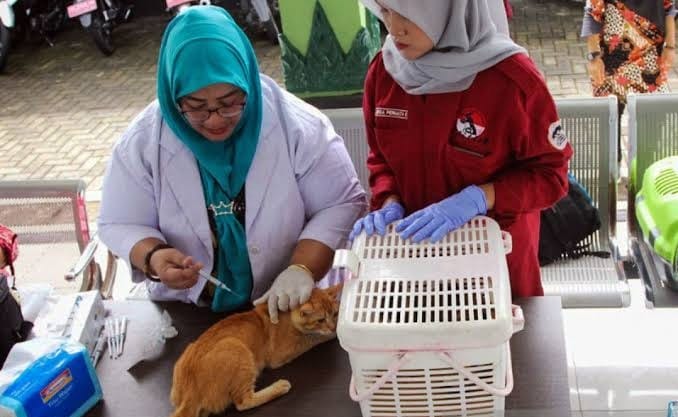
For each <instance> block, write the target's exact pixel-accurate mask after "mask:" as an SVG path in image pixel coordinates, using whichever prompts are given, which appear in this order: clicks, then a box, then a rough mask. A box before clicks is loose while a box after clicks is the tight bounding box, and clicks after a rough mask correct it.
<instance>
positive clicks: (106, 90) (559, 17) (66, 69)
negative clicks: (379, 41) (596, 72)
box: [0, 0, 678, 217]
mask: <svg viewBox="0 0 678 417" xmlns="http://www.w3.org/2000/svg"><path fill="white" fill-rule="evenodd" d="M513 3H514V7H515V12H516V16H515V18H514V20H513V21H512V23H511V25H512V32H513V37H514V39H515V40H516V41H517V42H518V43H520V44H521V45H523V46H525V47H526V48H527V49H528V50H529V52H530V54H531V56H532V57H533V59H534V60H535V61H536V63H537V65H538V66H539V68H540V69H541V70H542V71H543V72H544V74H545V76H546V79H547V82H548V85H549V88H550V89H551V92H552V94H553V95H554V96H556V97H565V96H588V95H590V88H589V85H588V76H587V75H586V70H585V60H584V58H583V56H584V43H583V42H582V40H581V39H580V38H579V36H578V31H579V29H580V22H581V13H582V5H581V3H579V2H575V1H572V0H514V1H513ZM167 21H168V17H167V16H159V17H152V18H143V19H138V20H136V21H133V22H132V23H130V24H127V25H125V26H121V27H119V28H118V29H116V32H115V33H114V37H115V43H116V44H117V45H118V50H117V51H116V52H115V54H114V55H113V56H111V57H109V58H106V57H104V56H103V55H101V53H99V51H98V50H97V49H96V48H95V46H94V44H93V42H92V40H91V39H90V37H89V36H88V35H87V34H86V33H85V32H84V31H83V29H82V28H81V27H79V26H76V25H73V26H72V27H71V28H69V29H67V30H65V31H64V32H62V33H60V34H59V35H58V36H57V38H56V42H55V46H54V47H48V46H47V45H45V44H37V45H36V44H32V45H31V44H22V45H20V46H19V47H18V48H16V49H15V50H14V51H13V52H12V54H11V55H10V57H9V64H8V66H7V68H6V73H5V74H4V75H0V92H2V98H1V99H0V155H2V163H1V164H0V180H9V179H27V178H35V179H42V178H45V179H46V178H83V179H84V180H85V181H86V182H87V184H88V190H89V191H90V196H91V197H93V198H91V199H94V200H96V199H97V195H98V192H99V191H100V189H101V181H102V175H103V172H104V169H105V165H106V161H107V158H108V155H109V153H110V148H111V146H112V145H113V143H114V142H115V140H116V139H117V138H118V137H119V136H120V134H121V133H122V132H123V130H124V129H125V127H126V126H127V124H128V122H129V121H130V120H131V119H132V118H133V117H134V115H136V114H137V113H138V112H139V111H140V110H141V109H142V108H143V107H144V106H145V105H146V104H147V103H148V102H150V101H151V100H152V99H153V97H154V95H155V71H156V56H157V50H158V46H159V42H160V38H161V35H162V31H163V29H164V27H165V25H166V23H167ZM255 48H256V51H257V54H258V56H259V59H260V63H261V69H262V71H263V72H264V73H266V74H268V75H271V76H272V77H273V78H275V79H276V80H278V81H279V82H282V73H281V68H280V67H281V65H280V50H279V48H278V47H273V46H270V45H269V44H268V43H267V42H265V41H263V40H262V41H255ZM671 84H672V86H673V89H674V90H678V72H676V70H675V69H674V70H673V74H672V76H671ZM94 207H96V205H95V206H94ZM93 214H94V216H91V217H95V216H96V209H94V213H93Z"/></svg>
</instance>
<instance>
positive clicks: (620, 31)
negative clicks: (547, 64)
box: [581, 0, 676, 161]
mask: <svg viewBox="0 0 678 417" xmlns="http://www.w3.org/2000/svg"><path fill="white" fill-rule="evenodd" d="M675 15H676V8H675V5H674V1H673V0H587V1H586V6H585V8H584V19H583V23H582V31H581V36H582V37H585V38H586V44H587V48H588V53H587V56H586V59H587V61H588V71H589V75H590V77H591V88H592V90H593V95H594V96H596V97H600V96H607V95H610V94H614V95H615V96H617V99H618V100H619V116H620V117H619V123H620V124H619V130H618V132H619V136H618V138H617V158H618V160H619V161H621V157H622V153H621V139H620V138H621V115H622V113H623V112H624V108H625V107H626V96H627V95H628V94H629V93H654V92H666V91H668V84H667V81H668V72H669V70H670V69H671V67H672V66H673V64H674V60H675V55H676V25H675Z"/></svg>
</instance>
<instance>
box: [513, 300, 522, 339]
mask: <svg viewBox="0 0 678 417" xmlns="http://www.w3.org/2000/svg"><path fill="white" fill-rule="evenodd" d="M511 315H512V316H513V333H517V332H519V331H521V330H523V328H524V327H525V316H523V309H522V308H520V306H517V305H515V304H513V305H512V306H511Z"/></svg>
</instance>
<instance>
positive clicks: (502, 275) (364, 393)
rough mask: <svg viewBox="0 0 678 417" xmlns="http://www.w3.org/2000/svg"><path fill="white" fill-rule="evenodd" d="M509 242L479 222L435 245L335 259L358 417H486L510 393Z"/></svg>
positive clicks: (383, 244) (357, 248) (341, 329)
mask: <svg viewBox="0 0 678 417" xmlns="http://www.w3.org/2000/svg"><path fill="white" fill-rule="evenodd" d="M510 250H511V237H510V235H509V234H508V233H502V232H501V230H500V229H499V225H498V224H497V223H496V222H495V221H494V220H492V219H490V218H488V217H476V218H474V219H473V220H471V221H470V222H469V223H467V224H466V225H464V226H463V227H462V228H460V229H458V230H456V231H454V232H452V233H450V234H449V235H447V236H446V237H445V238H444V239H443V240H442V241H441V242H438V243H428V242H425V243H420V244H413V243H411V242H410V241H404V240H402V239H400V237H399V236H398V234H397V233H395V232H394V229H393V225H392V226H391V227H389V229H388V232H387V234H386V235H385V236H383V237H382V236H378V235H373V236H371V237H369V238H366V237H365V234H364V233H363V234H361V235H360V236H359V237H358V238H357V239H356V240H355V241H354V243H353V247H352V250H350V251H347V250H343V251H337V255H336V256H335V267H341V266H343V267H346V268H348V269H349V270H351V273H352V274H353V276H354V277H355V278H354V279H351V280H348V281H346V282H345V284H344V289H343V291H342V297H341V310H340V316H339V323H338V328H337V334H338V338H339V341H340V343H341V346H342V347H343V348H344V349H345V350H346V351H347V352H348V353H349V357H350V362H351V368H352V374H353V375H352V378H351V386H350V394H351V397H352V398H353V399H354V400H355V401H359V402H360V409H361V411H362V415H363V417H394V416H403V417H405V416H407V417H415V416H416V417H424V416H466V415H478V414H493V413H495V412H496V411H499V410H503V409H504V397H505V396H506V395H508V394H509V393H510V392H511V390H512V388H513V374H512V370H511V358H510V350H509V343H508V341H509V339H510V337H511V335H512V334H513V333H514V332H516V331H519V330H521V329H522V328H523V323H524V322H523V318H522V311H521V310H520V308H519V307H517V306H512V305H511V289H510V285H509V279H508V269H507V266H506V254H507V253H509V252H510Z"/></svg>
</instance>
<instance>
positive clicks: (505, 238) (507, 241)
mask: <svg viewBox="0 0 678 417" xmlns="http://www.w3.org/2000/svg"><path fill="white" fill-rule="evenodd" d="M501 240H502V242H504V254H505V255H508V254H509V253H511V251H512V250H513V238H512V237H511V234H510V233H509V232H507V231H505V230H502V231H501Z"/></svg>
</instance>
